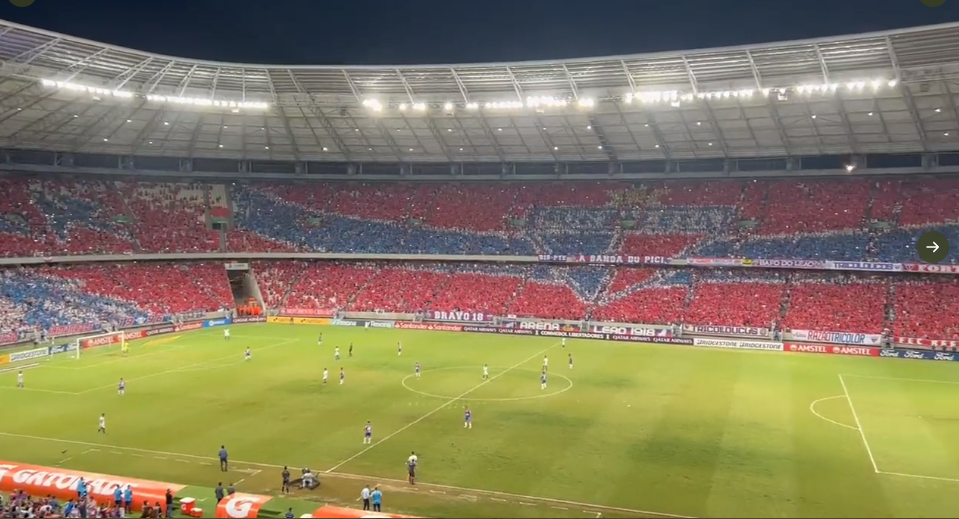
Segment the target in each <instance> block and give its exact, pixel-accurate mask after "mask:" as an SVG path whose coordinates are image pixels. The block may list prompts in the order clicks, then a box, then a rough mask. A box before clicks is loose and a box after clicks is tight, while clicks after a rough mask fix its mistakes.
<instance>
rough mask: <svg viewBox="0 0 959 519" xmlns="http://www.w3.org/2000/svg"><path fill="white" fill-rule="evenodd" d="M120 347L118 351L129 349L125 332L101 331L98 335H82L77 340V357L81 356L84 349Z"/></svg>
mask: <svg viewBox="0 0 959 519" xmlns="http://www.w3.org/2000/svg"><path fill="white" fill-rule="evenodd" d="M115 347H119V350H118V351H122V352H126V351H127V340H126V333H125V332H122V331H121V332H109V333H99V334H96V335H87V336H84V337H80V338H79V339H77V341H76V358H78V359H79V358H80V355H81V353H80V352H82V351H83V350H88V349H90V348H98V349H99V348H110V349H113V348H115Z"/></svg>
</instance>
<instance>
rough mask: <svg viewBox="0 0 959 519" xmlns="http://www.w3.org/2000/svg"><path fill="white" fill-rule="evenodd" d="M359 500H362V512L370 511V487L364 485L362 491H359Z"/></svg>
mask: <svg viewBox="0 0 959 519" xmlns="http://www.w3.org/2000/svg"><path fill="white" fill-rule="evenodd" d="M360 499H362V500H363V510H369V509H370V486H369V485H366V486H365V487H363V490H361V491H360Z"/></svg>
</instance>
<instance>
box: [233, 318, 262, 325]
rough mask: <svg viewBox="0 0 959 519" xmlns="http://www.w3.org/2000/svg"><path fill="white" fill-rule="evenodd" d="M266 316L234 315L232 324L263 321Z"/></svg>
mask: <svg viewBox="0 0 959 519" xmlns="http://www.w3.org/2000/svg"><path fill="white" fill-rule="evenodd" d="M265 322H266V317H234V318H233V324H245V323H265Z"/></svg>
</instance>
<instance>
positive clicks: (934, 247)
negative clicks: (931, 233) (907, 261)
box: [926, 242, 939, 252]
mask: <svg viewBox="0 0 959 519" xmlns="http://www.w3.org/2000/svg"><path fill="white" fill-rule="evenodd" d="M926 248H927V249H932V252H936V251H937V250H939V244H938V243H936V242H932V245H926Z"/></svg>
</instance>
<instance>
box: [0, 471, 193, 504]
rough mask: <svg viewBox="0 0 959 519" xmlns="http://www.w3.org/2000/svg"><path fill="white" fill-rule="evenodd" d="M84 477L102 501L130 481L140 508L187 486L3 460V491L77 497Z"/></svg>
mask: <svg viewBox="0 0 959 519" xmlns="http://www.w3.org/2000/svg"><path fill="white" fill-rule="evenodd" d="M81 478H82V479H83V480H84V481H85V482H86V485H87V492H88V494H89V496H90V497H92V498H94V499H96V500H97V501H98V502H101V503H106V502H109V501H112V499H113V491H114V490H116V489H117V488H126V487H127V486H128V485H129V486H130V488H132V489H133V495H134V496H136V499H134V500H133V509H134V510H137V511H139V510H140V506H141V505H142V503H144V502H145V501H149V502H151V503H156V502H165V496H166V491H167V489H170V490H171V491H172V492H173V494H174V495H176V493H177V492H180V491H181V490H183V489H184V488H185V487H184V486H183V485H176V484H173V483H161V482H159V481H148V480H145V479H136V478H128V477H123V476H108V475H105V474H96V473H93V472H81V471H78V470H71V469H64V468H52V467H41V466H39V465H29V464H26V463H15V462H10V461H0V491H2V492H14V491H15V490H23V491H24V493H26V494H27V495H29V496H47V495H52V496H54V497H56V498H58V499H60V500H61V501H63V502H65V501H67V500H70V499H75V498H76V497H77V482H79V481H80V479H81Z"/></svg>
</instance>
